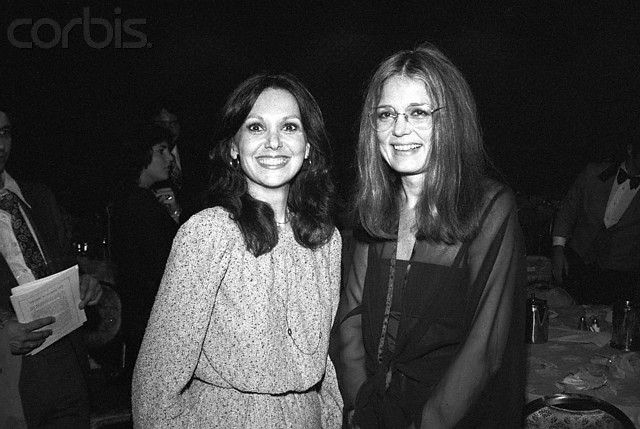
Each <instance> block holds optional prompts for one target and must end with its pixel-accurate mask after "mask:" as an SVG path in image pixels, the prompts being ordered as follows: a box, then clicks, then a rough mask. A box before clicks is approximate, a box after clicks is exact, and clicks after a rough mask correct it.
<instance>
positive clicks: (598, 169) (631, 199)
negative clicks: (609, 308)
mask: <svg viewBox="0 0 640 429" xmlns="http://www.w3.org/2000/svg"><path fill="white" fill-rule="evenodd" d="M624 149H625V158H624V159H623V160H622V161H620V160H618V161H614V162H608V163H591V164H588V165H587V166H586V167H585V169H584V170H583V171H582V172H581V173H580V175H579V176H578V178H577V179H576V181H575V182H574V183H573V185H572V186H571V189H569V192H568V193H567V195H566V196H565V197H564V199H563V200H562V203H561V205H560V209H559V210H558V213H557V214H556V217H555V221H554V225H553V233H552V235H553V238H552V240H553V251H552V252H553V253H552V262H553V277H554V279H555V280H556V281H557V282H558V283H560V284H563V285H565V288H566V289H567V291H568V292H569V293H570V294H571V295H572V296H573V297H574V298H575V299H576V300H577V301H578V302H579V303H581V304H612V303H613V302H614V301H615V300H617V299H628V300H640V196H638V189H640V185H639V184H640V141H639V134H637V133H636V134H635V135H634V136H633V139H632V140H631V141H629V142H628V143H627V144H625V145H624Z"/></svg>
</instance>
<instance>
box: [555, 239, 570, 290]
mask: <svg viewBox="0 0 640 429" xmlns="http://www.w3.org/2000/svg"><path fill="white" fill-rule="evenodd" d="M551 264H552V266H553V270H552V275H553V279H554V280H555V281H556V283H558V284H559V285H561V284H562V280H563V278H564V276H566V275H567V274H568V273H569V263H568V262H567V257H566V256H565V254H564V247H563V246H553V255H552V256H551Z"/></svg>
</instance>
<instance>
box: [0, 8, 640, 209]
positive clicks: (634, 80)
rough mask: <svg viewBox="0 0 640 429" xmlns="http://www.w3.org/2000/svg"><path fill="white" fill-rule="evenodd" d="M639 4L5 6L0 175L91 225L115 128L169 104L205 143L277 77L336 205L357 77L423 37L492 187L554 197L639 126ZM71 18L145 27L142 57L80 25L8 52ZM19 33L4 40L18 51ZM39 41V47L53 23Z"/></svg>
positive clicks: (115, 141)
mask: <svg viewBox="0 0 640 429" xmlns="http://www.w3.org/2000/svg"><path fill="white" fill-rule="evenodd" d="M482 3H487V4H482ZM638 3H640V2H637V1H628V2H627V1H617V0H613V1H611V0H602V1H593V0H568V1H561V0H557V1H550V2H544V1H488V2H471V1H470V2H461V1H442V0H438V1H395V2H380V1H356V2H348V1H346V0H343V1H340V2H337V1H336V2H333V1H332V2H325V1H306V2H302V1H300V2H265V1H255V2H239V3H231V2H214V1H209V2H197V3H196V2H187V1H157V2H146V1H136V2H131V1H120V2H110V1H107V2H90V1H88V0H85V1H55V2H29V1H26V2H25V1H22V2H19V1H6V0H5V1H4V5H3V6H2V14H1V18H0V19H1V21H0V26H1V28H2V29H3V31H2V32H1V33H0V49H1V51H0V52H1V55H0V97H2V98H3V99H4V100H8V102H10V103H11V106H12V107H13V111H14V114H15V116H16V121H15V122H16V123H15V128H16V130H15V132H16V135H15V137H14V151H13V154H12V157H11V158H12V159H11V161H10V162H9V165H8V168H7V169H8V171H9V172H10V173H11V174H12V175H14V176H17V177H19V178H30V179H34V178H35V179H36V180H39V181H42V182H45V183H47V184H48V185H49V186H51V187H52V188H53V190H54V191H55V192H56V194H57V195H58V197H59V199H60V200H61V202H62V203H63V205H64V206H65V207H66V209H67V210H68V211H69V212H70V213H72V214H75V215H79V216H83V215H91V214H92V213H95V212H96V211H99V210H101V209H102V208H104V206H105V204H106V203H107V202H108V200H109V198H111V195H112V192H111V190H112V187H113V186H112V185H113V183H115V182H116V181H117V175H118V174H117V172H118V157H117V155H118V148H119V145H120V144H121V140H122V135H123V132H124V130H126V129H127V128H128V127H130V126H131V124H133V123H135V121H136V120H138V119H139V118H140V116H141V114H142V113H141V112H142V109H143V107H144V106H145V104H147V103H148V102H149V101H151V100H152V99H155V98H157V97H167V98H169V99H172V100H175V102H176V103H177V104H178V106H179V109H178V114H179V116H180V118H181V122H182V128H183V132H184V133H185V134H186V135H188V136H189V138H190V139H191V140H192V141H193V142H194V144H198V145H201V146H202V147H205V146H206V145H207V144H209V143H210V138H209V136H210V135H211V134H212V132H213V129H214V127H215V117H216V113H217V111H218V109H219V108H220V107H221V105H222V104H223V102H224V99H225V97H226V96H227V95H228V93H229V92H230V91H231V90H232V89H233V88H234V87H235V86H236V85H237V84H238V83H239V82H240V81H241V80H242V79H244V78H245V77H248V76H249V75H251V74H253V73H255V72H259V71H286V72H291V73H293V74H295V75H297V76H298V77H300V78H301V79H302V80H303V81H304V82H305V83H306V84H307V86H308V87H309V89H310V90H311V92H312V93H313V94H314V95H315V97H316V98H317V100H318V102H319V104H320V106H321V108H322V110H323V112H324V114H325V119H326V123H327V127H328V130H329V132H330V136H331V139H332V143H333V145H334V154H335V166H336V173H337V179H338V182H339V184H340V188H341V189H342V190H344V193H345V194H346V190H347V189H348V187H349V185H350V184H351V182H352V178H353V158H354V153H353V148H354V143H355V140H356V134H357V121H358V114H359V111H360V107H361V101H362V96H363V91H364V88H365V85H366V81H367V79H368V77H369V76H370V74H371V73H372V71H373V69H374V68H375V66H376V65H377V64H378V63H379V62H380V61H381V60H382V59H383V58H385V57H386V56H388V55H390V54H392V53H393V52H395V51H397V50H399V49H410V48H412V47H413V46H415V45H416V44H417V43H419V42H421V41H430V42H432V43H434V44H436V45H437V46H438V47H440V48H441V49H442V50H443V51H444V52H445V53H446V54H447V55H448V56H449V57H450V58H451V59H452V60H453V62H454V63H455V64H456V65H458V66H459V68H460V69H461V70H462V72H463V73H464V75H465V76H466V77H467V79H468V81H469V83H470V85H471V87H472V89H473V91H474V94H475V96H476V100H477V103H478V107H479V112H480V117H481V118H480V119H481V123H482V125H483V130H484V134H485V142H486V145H487V148H488V149H489V152H490V154H491V156H492V158H493V160H494V162H495V164H496V166H497V167H498V169H499V170H500V171H501V172H502V173H503V174H504V180H505V181H506V182H507V183H509V184H510V185H511V186H512V187H513V188H514V190H515V191H516V192H518V194H519V195H540V196H542V197H543V198H544V199H554V198H560V197H561V196H562V194H563V193H564V192H565V191H566V190H567V188H568V186H569V185H570V183H571V181H572V180H573V179H574V178H575V176H576V175H577V174H578V173H579V171H580V170H581V169H582V168H583V167H584V165H585V163H586V162H588V161H591V160H597V159H601V158H603V157H606V156H609V155H610V154H611V153H613V151H614V150H615V149H616V148H617V147H618V146H619V145H620V144H623V143H624V142H625V141H626V139H628V138H629V136H630V135H631V133H632V132H634V130H637V127H638V123H639V122H640V114H639V109H638V106H639V103H638V99H639V97H638V95H639V93H640V84H639V79H638V78H639V76H638V74H639V73H638V71H639V65H640V50H639V45H640V44H639V43H638V42H639V38H638V30H639V28H640V19H639V7H638ZM84 7H89V8H90V15H91V17H92V18H103V19H105V20H107V21H109V22H110V23H112V24H114V23H115V20H116V19H121V20H122V21H124V20H126V19H130V18H138V19H145V20H146V23H145V24H143V25H136V26H135V28H136V29H137V30H139V31H142V32H143V33H144V34H145V35H146V37H147V43H148V44H147V46H146V47H143V48H139V49H122V48H121V49H118V48H116V47H115V44H111V45H109V46H107V47H104V48H102V49H95V48H91V47H89V46H88V45H87V43H86V42H85V40H84V39H83V34H82V30H81V28H80V27H77V28H75V29H73V30H72V31H71V32H70V34H69V46H68V47H67V48H63V47H61V46H60V45H58V46H55V47H52V48H50V49H42V48H39V47H37V46H34V47H33V48H32V49H18V48H16V47H14V46H12V45H11V44H10V43H9V41H8V36H7V31H6V29H7V27H8V26H9V24H10V23H11V22H12V21H13V20H15V19H19V18H30V19H32V20H33V22H34V23H35V22H36V21H37V20H39V19H42V18H49V19H52V20H55V21H56V22H57V23H59V24H60V26H61V27H62V26H64V25H65V24H66V23H68V22H69V21H70V20H71V19H73V18H76V17H82V15H83V8H84ZM116 7H117V8H119V9H118V12H116ZM29 31H30V26H23V27H20V28H19V29H18V31H16V35H17V36H18V38H19V40H22V41H28V40H29V38H30V34H29ZM38 36H39V38H40V39H41V40H43V41H50V40H52V38H53V36H54V34H53V31H52V29H51V26H43V27H42V28H41V29H40V32H39V33H38ZM91 37H92V38H93V40H95V41H101V40H104V37H105V33H104V30H103V29H102V28H101V27H99V26H92V27H91ZM135 40H136V39H135V38H131V37H129V36H127V35H126V34H125V35H124V36H123V41H135ZM4 100H3V102H4Z"/></svg>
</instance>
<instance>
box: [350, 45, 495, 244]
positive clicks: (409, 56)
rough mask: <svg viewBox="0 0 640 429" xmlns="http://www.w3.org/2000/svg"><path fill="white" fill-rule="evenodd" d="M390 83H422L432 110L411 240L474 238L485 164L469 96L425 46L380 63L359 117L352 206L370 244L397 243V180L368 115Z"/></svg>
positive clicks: (457, 76)
mask: <svg viewBox="0 0 640 429" xmlns="http://www.w3.org/2000/svg"><path fill="white" fill-rule="evenodd" d="M394 76H403V77H408V78H411V79H417V80H420V81H422V82H423V83H424V86H425V88H426V90H427V94H428V95H429V98H430V99H431V101H432V102H433V103H434V105H435V106H444V108H443V109H441V110H439V111H438V112H437V113H436V114H434V115H433V117H432V119H433V135H432V141H431V145H432V146H431V150H430V154H429V158H428V159H427V164H426V167H425V171H426V174H425V175H424V185H423V191H422V196H421V198H420V200H419V202H418V204H417V207H416V223H417V226H418V233H417V237H418V238H419V239H426V240H429V241H433V242H444V243H449V244H451V243H454V242H457V241H464V240H467V239H470V238H472V237H473V236H474V235H475V234H477V231H478V228H479V211H480V206H481V204H482V198H483V194H484V189H483V182H484V180H483V178H484V176H485V175H486V167H487V165H488V160H487V156H486V152H485V149H484V146H483V142H482V135H481V131H480V126H479V124H478V119H477V112H476V104H475V101H474V99H473V96H472V94H471V89H470V88H469V85H468V84H467V82H466V81H465V79H464V77H463V76H462V74H461V73H460V71H459V70H458V69H457V68H456V67H455V66H454V65H453V63H451V61H450V60H449V59H448V58H447V57H446V56H445V55H444V54H443V53H442V52H440V51H439V50H438V49H437V48H436V47H434V46H433V45H431V44H428V43H425V44H422V45H420V46H419V47H418V48H417V49H415V50H406V51H400V52H398V53H396V54H394V55H392V56H390V57H389V58H387V59H386V60H384V61H383V62H382V63H381V64H380V65H379V66H378V68H377V69H376V71H375V73H374V74H373V76H372V78H371V80H370V82H369V86H368V89H367V93H366V96H365V99H364V106H363V109H362V114H361V117H360V135H359V139H358V147H357V179H356V180H357V181H356V195H355V198H354V201H355V203H354V205H355V210H356V212H357V215H358V217H359V219H360V222H361V224H362V226H363V227H364V229H365V230H366V231H367V232H368V233H369V234H370V235H372V236H373V237H376V238H382V239H390V238H395V237H397V227H398V219H399V208H400V195H401V180H400V176H399V175H398V174H396V173H395V172H394V171H393V170H392V169H391V168H390V167H389V166H388V164H387V163H386V162H385V160H384V159H383V158H382V156H381V154H380V149H379V146H378V140H377V137H376V132H375V130H374V129H373V127H372V125H371V123H370V121H369V114H370V112H372V111H373V109H374V108H375V107H376V106H377V105H378V103H379V101H380V96H381V92H382V88H383V86H384V84H385V83H386V82H387V80H388V79H389V78H391V77H394Z"/></svg>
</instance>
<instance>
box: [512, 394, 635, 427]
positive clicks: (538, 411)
mask: <svg viewBox="0 0 640 429" xmlns="http://www.w3.org/2000/svg"><path fill="white" fill-rule="evenodd" d="M523 420H524V423H523V426H522V427H523V428H524V429H551V428H554V429H560V428H566V429H635V425H634V424H633V422H632V421H631V420H630V419H629V417H627V416H626V415H625V414H624V413H623V412H622V411H620V409H619V408H617V407H615V406H614V405H612V404H610V403H609V402H606V401H603V400H601V399H598V398H595V397H593V396H589V395H580V394H565V393H561V394H556V395H550V396H545V397H543V398H539V399H536V400H534V401H531V402H529V403H528V404H526V405H525V407H524V410H523Z"/></svg>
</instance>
